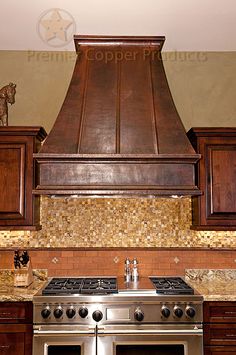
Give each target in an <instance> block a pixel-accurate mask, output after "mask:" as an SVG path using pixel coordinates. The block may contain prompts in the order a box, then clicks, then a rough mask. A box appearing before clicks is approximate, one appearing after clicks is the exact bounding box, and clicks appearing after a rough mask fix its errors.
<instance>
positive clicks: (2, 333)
mask: <svg viewBox="0 0 236 355" xmlns="http://www.w3.org/2000/svg"><path fill="white" fill-rule="evenodd" d="M32 323H33V306H32V302H0V355H32V338H33V325H32Z"/></svg>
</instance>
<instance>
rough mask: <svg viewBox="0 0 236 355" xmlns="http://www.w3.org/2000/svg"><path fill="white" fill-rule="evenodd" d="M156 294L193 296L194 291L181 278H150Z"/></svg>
mask: <svg viewBox="0 0 236 355" xmlns="http://www.w3.org/2000/svg"><path fill="white" fill-rule="evenodd" d="M150 280H151V281H152V283H153V285H154V287H155V288H156V293H158V294H162V295H193V294H194V290H193V288H192V287H190V286H189V285H188V284H187V283H186V282H185V281H184V280H183V279H182V278H181V277H150Z"/></svg>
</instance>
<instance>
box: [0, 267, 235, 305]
mask: <svg viewBox="0 0 236 355" xmlns="http://www.w3.org/2000/svg"><path fill="white" fill-rule="evenodd" d="M33 275H34V281H33V283H32V284H31V285H29V286H28V287H14V272H13V271H12V270H0V302H7V301H8V302H11V301H13V302H14V301H15V302H17V301H18V302H22V301H32V299H33V296H34V295H35V294H36V293H37V292H38V291H39V290H40V289H41V288H42V287H43V285H44V283H45V282H46V281H47V270H33ZM142 279H143V280H144V281H143V283H142V285H143V288H144V289H145V290H146V289H149V288H150V282H148V281H149V280H148V279H147V278H142ZM145 279H146V280H145ZM122 280H123V279H122ZM185 280H186V281H187V282H188V284H189V285H190V286H192V287H194V288H195V290H196V291H198V292H199V293H200V294H201V295H203V297H204V300H205V301H236V269H235V270H232V269H230V270H227V269H222V270H220V269H219V270H212V269H211V270H208V269H187V270H185ZM140 281H141V280H140ZM118 283H119V288H121V289H122V290H123V288H122V287H121V285H122V282H121V281H120V280H119V278H118ZM126 290H127V287H126ZM130 291H133V288H130Z"/></svg>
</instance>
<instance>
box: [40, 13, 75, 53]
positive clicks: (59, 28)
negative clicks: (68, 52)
mask: <svg viewBox="0 0 236 355" xmlns="http://www.w3.org/2000/svg"><path fill="white" fill-rule="evenodd" d="M75 31H76V30H75V21H74V19H73V17H72V16H71V14H69V13H68V12H67V11H65V10H62V9H50V10H47V11H46V12H44V13H43V14H42V15H41V16H40V19H39V21H38V33H39V36H40V38H41V39H42V40H43V41H44V42H46V43H47V44H48V45H50V46H52V47H62V46H65V45H66V44H68V43H69V42H70V41H71V40H72V38H73V35H74V33H75Z"/></svg>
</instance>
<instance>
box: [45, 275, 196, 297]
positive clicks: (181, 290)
mask: <svg viewBox="0 0 236 355" xmlns="http://www.w3.org/2000/svg"><path fill="white" fill-rule="evenodd" d="M147 282H149V284H148V283H147ZM140 283H142V284H143V282H140V281H139V282H138V283H129V284H127V283H123V285H124V286H123V287H121V283H120V279H119V282H118V281H117V278H116V277H68V278H67V277H57V278H55V277H54V278H52V279H51V280H50V282H49V283H48V284H47V285H46V287H45V288H44V289H43V290H42V295H68V296H69V295H76V294H78V295H108V294H116V293H120V292H121V293H124V292H128V291H130V292H131V291H132V292H135V291H136V292H137V291H139V287H140ZM145 286H148V288H149V292H150V291H152V292H154V293H156V294H158V295H193V294H194V289H192V288H191V287H190V286H189V285H188V284H187V283H186V282H185V281H184V280H183V279H182V278H181V277H159V276H155V277H154V276H153V277H150V278H146V285H145Z"/></svg>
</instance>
